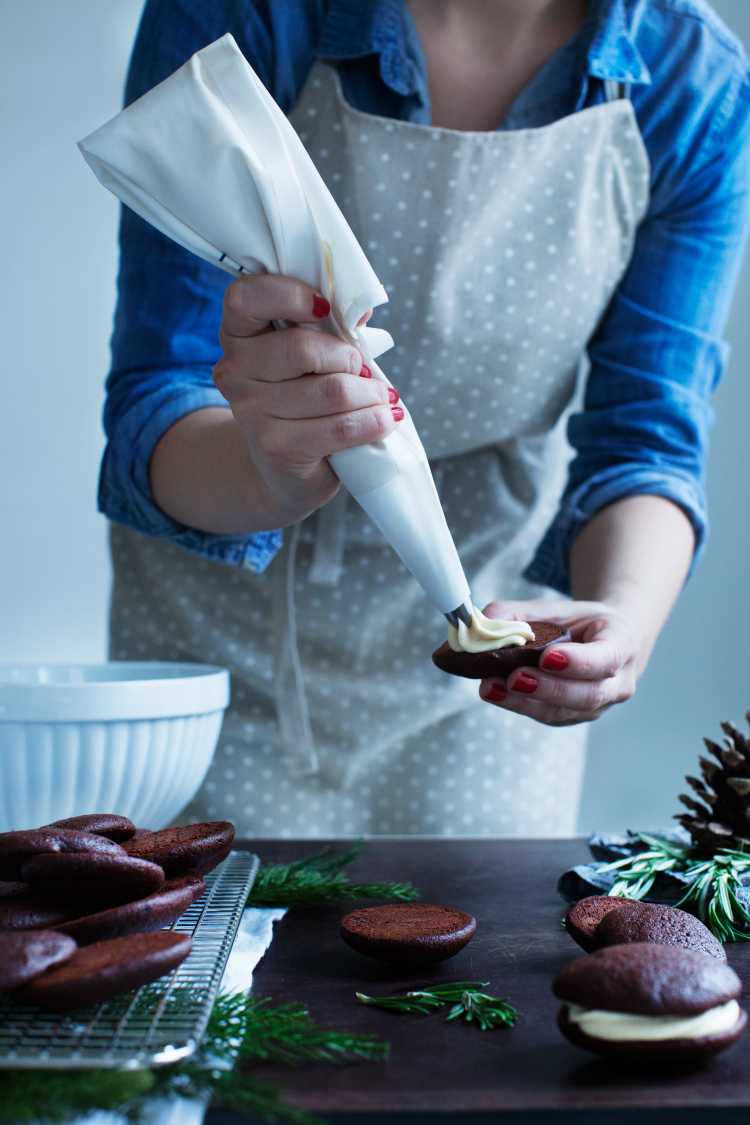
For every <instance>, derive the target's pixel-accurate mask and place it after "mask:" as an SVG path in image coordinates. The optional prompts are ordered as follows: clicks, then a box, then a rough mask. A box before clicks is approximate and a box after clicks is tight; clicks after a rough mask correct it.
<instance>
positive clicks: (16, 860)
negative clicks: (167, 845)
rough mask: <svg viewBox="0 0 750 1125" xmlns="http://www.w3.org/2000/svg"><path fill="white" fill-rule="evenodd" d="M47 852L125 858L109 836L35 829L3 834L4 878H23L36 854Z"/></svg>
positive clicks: (0, 863) (0, 869) (0, 864)
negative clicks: (94, 853)
mask: <svg viewBox="0 0 750 1125" xmlns="http://www.w3.org/2000/svg"><path fill="white" fill-rule="evenodd" d="M47 852H97V853H99V854H104V853H106V854H107V855H124V852H123V850H122V848H121V847H120V845H119V844H116V843H115V842H114V840H108V839H107V838H106V836H94V835H93V833H91V832H75V831H74V830H73V829H70V828H35V829H33V830H31V831H29V832H2V833H0V879H11V880H15V879H21V878H22V876H21V868H22V867H23V865H24V863H26V861H27V860H28V859H30V858H31V856H33V855H43V854H45V853H47Z"/></svg>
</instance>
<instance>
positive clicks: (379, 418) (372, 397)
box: [214, 274, 404, 523]
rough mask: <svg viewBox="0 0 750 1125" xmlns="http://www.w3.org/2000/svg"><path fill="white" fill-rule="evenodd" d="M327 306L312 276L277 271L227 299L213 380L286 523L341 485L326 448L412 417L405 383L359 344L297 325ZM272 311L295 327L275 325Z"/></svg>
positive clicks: (249, 281)
mask: <svg viewBox="0 0 750 1125" xmlns="http://www.w3.org/2000/svg"><path fill="white" fill-rule="evenodd" d="M328 312H329V306H328V302H327V301H326V300H325V299H324V298H322V297H320V296H319V295H317V294H316V292H315V290H314V289H311V288H310V286H309V285H305V284H304V283H303V282H301V281H296V280H294V279H293V278H290V277H278V276H274V275H271V274H265V275H261V276H257V277H243V278H240V280H239V281H235V282H234V283H233V284H232V285H230V286H229V288H228V289H227V291H226V296H225V298H224V319H223V321H222V324H221V329H220V331H219V339H220V342H221V346H222V348H223V349H224V356H223V358H222V359H220V360H219V362H218V363H217V364H216V367H215V368H214V382H215V383H216V386H217V387H218V388H219V390H220V391H221V393H222V394H223V395H224V397H225V398H226V400H227V401H228V402H229V405H230V406H231V408H232V413H233V415H234V418H235V421H236V422H237V424H238V426H239V427H240V429H241V430H242V433H243V435H244V437H245V441H246V442H247V447H248V449H249V451H250V456H251V458H252V460H253V462H254V464H255V466H256V468H257V469H258V472H259V473H260V476H261V477H262V479H263V481H264V482H265V484H266V485H267V486H268V488H269V489H270V490H271V492H272V493H273V494H274V495H275V496H276V497H278V500H279V501H280V504H281V505H283V507H284V508H286V509H288V513H287V518H286V519H285V520H284V522H286V523H288V522H290V521H291V520H295V521H296V520H298V519H302V518H303V517H304V516H306V515H308V514H309V513H310V512H311V511H314V510H315V509H316V508H319V507H320V506H321V505H322V504H325V503H326V501H328V500H330V498H331V497H332V496H333V495H334V493H335V492H336V491H337V489H338V487H339V481H338V478H337V477H336V476H335V474H334V472H333V470H332V469H331V467H330V465H329V464H328V462H327V460H326V457H328V456H329V455H330V454H331V453H336V452H338V451H339V450H341V449H349V448H352V447H353V446H358V445H366V444H368V443H369V442H373V441H379V440H381V439H383V438H385V437H387V436H388V434H390V433H391V432H392V430H393V429H395V427H396V426H397V425H398V423H399V422H400V421H401V419H402V418H403V416H404V415H403V410H402V408H401V407H397V406H396V405H395V404H396V403H397V402H398V392H397V391H395V390H393V389H390V388H389V387H388V386H386V384H385V383H382V382H380V381H379V380H377V379H373V378H372V377H371V376H370V372H369V369H368V368H367V367H366V366H363V363H362V356H361V355H360V353H359V352H358V351H357V349H356V348H354V347H352V346H351V345H350V344H347V343H345V342H344V341H343V340H339V339H337V338H336V337H335V336H331V335H329V334H328V333H325V332H316V331H315V330H314V329H312V328H308V327H299V325H303V326H304V325H305V324H314V323H315V322H316V321H317V320H320V319H322V318H323V317H325V316H327V315H328ZM274 320H276V321H278V320H284V321H287V322H291V323H292V325H294V327H290V328H285V329H283V330H281V331H276V330H274V328H273V325H272V321H274Z"/></svg>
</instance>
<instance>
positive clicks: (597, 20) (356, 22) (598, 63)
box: [315, 0, 651, 97]
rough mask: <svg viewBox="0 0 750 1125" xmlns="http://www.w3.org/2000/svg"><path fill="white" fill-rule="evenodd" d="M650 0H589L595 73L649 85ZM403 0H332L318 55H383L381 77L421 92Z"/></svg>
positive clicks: (590, 60)
mask: <svg viewBox="0 0 750 1125" xmlns="http://www.w3.org/2000/svg"><path fill="white" fill-rule="evenodd" d="M649 3H650V0H591V7H590V10H589V16H588V20H587V23H590V24H591V25H592V29H591V39H590V42H589V48H588V53H587V56H586V58H587V67H588V72H589V74H591V75H593V76H594V77H595V78H601V79H608V78H609V79H614V80H615V81H618V82H626V83H631V84H635V85H637V84H641V85H649V84H650V82H651V74H650V72H649V69H648V67H647V66H646V64H645V62H644V61H643V58H642V57H641V54H640V52H639V50H638V48H637V47H636V44H635V37H636V33H637V30H638V24H639V23H640V21H641V18H642V16H643V14H644V11H645V9H646V7H647V5H648V4H649ZM407 19H410V17H409V15H408V11H407V10H406V5H405V3H404V0H356V2H353V0H331V4H330V7H329V9H328V14H327V16H326V19H325V22H324V24H323V28H322V30H321V34H320V39H319V40H318V45H317V48H316V51H315V54H316V56H317V57H318V58H326V59H353V58H359V57H361V56H363V55H375V54H377V55H380V73H381V77H382V79H383V81H384V82H385V83H386V85H387V86H390V88H391V89H392V90H395V92H396V93H397V94H401V95H402V96H404V97H408V96H409V95H411V94H415V93H417V91H418V80H417V77H416V74H415V68H414V66H413V64H412V61H411V59H410V57H409V51H408V50H407V29H406V22H405V21H406V20H407Z"/></svg>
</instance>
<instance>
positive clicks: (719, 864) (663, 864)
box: [599, 832, 750, 941]
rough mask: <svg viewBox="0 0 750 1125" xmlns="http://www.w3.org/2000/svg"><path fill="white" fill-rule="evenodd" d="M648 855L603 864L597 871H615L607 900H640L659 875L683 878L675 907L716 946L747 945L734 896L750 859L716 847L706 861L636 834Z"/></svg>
mask: <svg viewBox="0 0 750 1125" xmlns="http://www.w3.org/2000/svg"><path fill="white" fill-rule="evenodd" d="M638 835H639V837H640V839H641V840H642V841H643V842H644V843H645V844H647V845H648V851H645V852H637V853H636V854H635V855H632V856H628V857H626V858H625V859H619V860H617V861H616V862H614V863H608V864H605V865H604V866H603V867H600V868H599V870H600V871H615V872H617V878H616V882H615V884H614V886H613V887H612V889H611V891H610V892H609V893H610V895H611V896H613V897H617V896H619V895H624V896H626V897H627V898H635V899H643V898H645V897H646V895H647V894H648V893H649V891H650V890H651V889H652V887H653V885H654V881H655V879H656V876H657V875H658V874H659V873H660V872H662V871H674V872H680V873H682V874H684V875H685V876H686V877H687V879H688V880H689V884H688V886H687V889H686V891H685V894H684V895H683V896H682V898H681V899H680V900H679V902H677V903H675V905H676V906H677V907H678V908H680V909H683V910H688V911H690V912H691V913H692V914H695V916H696V917H697V918H699V919H700V920H701V922H703V923H704V925H706V926H708V928H709V929H710V930H711V932H712V933H713V934H714V935H715V936H716V937H717V938H718V939H719V941H750V914H749V913H748V911H747V910H746V909H745V907H744V906H743V905H742V903H741V902H740V900H739V898H738V897H737V890H738V888H739V887H740V886H741V883H740V877H741V876H742V875H744V874H745V873H746V872H748V871H750V855H748V854H747V852H745V850H744V847H743V848H742V849H739V850H732V849H730V848H719V849H718V850H717V851H716V853H715V854H714V855H711V856H708V857H706V854H705V851H704V852H703V853H702V854H701V850H700V849H699V848H696V847H690V846H686V845H682V844H673V843H670V842H669V841H667V840H660V839H659V838H658V837H656V836H650V835H648V834H647V833H645V832H640V833H639V834H638Z"/></svg>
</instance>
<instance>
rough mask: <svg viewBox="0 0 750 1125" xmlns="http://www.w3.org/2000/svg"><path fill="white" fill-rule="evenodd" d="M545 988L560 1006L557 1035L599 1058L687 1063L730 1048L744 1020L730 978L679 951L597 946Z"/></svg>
mask: <svg viewBox="0 0 750 1125" xmlns="http://www.w3.org/2000/svg"><path fill="white" fill-rule="evenodd" d="M552 990H553V992H554V994H555V996H557V997H559V998H560V999H561V1000H564V1001H565V1003H564V1004H563V1007H562V1009H561V1010H560V1013H559V1015H558V1025H559V1027H560V1030H561V1031H562V1033H563V1034H564V1035H565V1036H567V1038H568V1039H570V1040H571V1042H573V1043H575V1044H576V1045H577V1046H580V1047H585V1048H587V1049H588V1050H591V1051H594V1052H596V1053H598V1054H605V1055H615V1056H620V1057H623V1058H639V1059H645V1060H650V1061H658V1060H670V1061H692V1060H695V1059H699V1058H703V1057H705V1056H706V1055H709V1054H714V1053H716V1052H717V1051H721V1050H724V1048H725V1047H728V1046H730V1044H731V1043H733V1042H734V1041H735V1040H736V1039H737V1038H739V1036H740V1034H741V1033H742V1031H743V1029H744V1027H745V1025H746V1023H747V1016H746V1014H745V1013H744V1012H743V1011H742V1010H741V1009H740V1008H739V1007H738V1006H737V1004H736V1001H737V999H738V997H739V996H740V994H741V992H742V985H741V982H740V979H739V977H738V976H737V974H736V973H734V972H733V971H732V969H730V968H729V966H728V965H724V964H722V963H721V962H720V961H718V960H717V959H716V958H715V957H709V956H707V955H706V954H705V953H697V952H695V951H694V950H692V949H683V948H681V947H679V946H672V945H651V944H635V943H634V944H631V945H614V946H610V947H608V948H606V949H599V950H597V951H595V952H594V953H592V954H590V955H589V956H588V957H583V958H580V959H579V960H577V961H572V962H571V963H570V964H569V965H566V966H565V968H564V969H563V970H562V971H561V972H559V973H558V974H557V976H556V977H555V979H554V981H553V983H552ZM654 1017H656V1018H654ZM699 1017H700V1018H699Z"/></svg>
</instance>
